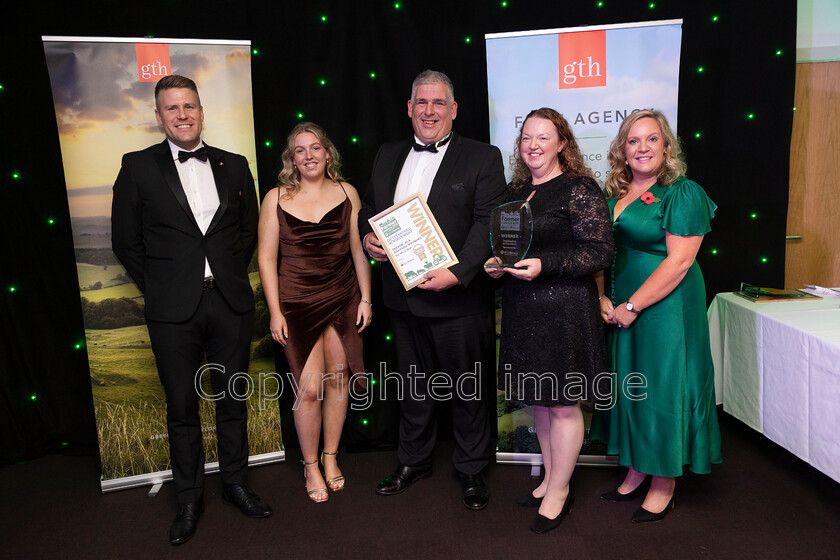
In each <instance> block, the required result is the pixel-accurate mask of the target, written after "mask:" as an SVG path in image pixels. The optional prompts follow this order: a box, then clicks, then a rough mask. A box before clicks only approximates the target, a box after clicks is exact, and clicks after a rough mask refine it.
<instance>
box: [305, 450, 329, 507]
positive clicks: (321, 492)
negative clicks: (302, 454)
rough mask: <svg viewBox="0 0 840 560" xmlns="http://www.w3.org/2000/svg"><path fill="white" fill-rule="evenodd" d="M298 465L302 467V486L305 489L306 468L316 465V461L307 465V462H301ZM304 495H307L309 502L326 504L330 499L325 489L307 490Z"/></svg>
mask: <svg viewBox="0 0 840 560" xmlns="http://www.w3.org/2000/svg"><path fill="white" fill-rule="evenodd" d="M300 464H301V465H303V486H304V488H305V487H306V478H307V477H306V467H308V466H310V465H317V464H318V460H317V459H316V460H314V461H312V462H311V463H307V462H305V461H303V460H301V462H300ZM306 493H307V494H308V495H309V499H310V500H312V501H313V502H317V503H320V502H326V501H327V500H329V498H330V495H329V494H328V493H327V489H326V488H315V489H314V490H307V491H306ZM322 496H323V497H322Z"/></svg>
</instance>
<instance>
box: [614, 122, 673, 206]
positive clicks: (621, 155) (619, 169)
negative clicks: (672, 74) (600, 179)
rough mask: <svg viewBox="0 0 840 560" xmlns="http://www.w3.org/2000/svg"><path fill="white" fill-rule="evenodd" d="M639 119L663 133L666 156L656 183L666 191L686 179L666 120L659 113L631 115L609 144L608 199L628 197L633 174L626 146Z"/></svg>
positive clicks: (658, 172)
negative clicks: (649, 121) (675, 182)
mask: <svg viewBox="0 0 840 560" xmlns="http://www.w3.org/2000/svg"><path fill="white" fill-rule="evenodd" d="M641 119H654V120H655V121H656V122H657V124H658V125H659V130H660V131H662V139H663V140H664V143H665V156H664V158H663V160H662V166H661V167H660V168H659V170H658V171H657V175H656V182H657V183H659V184H660V185H664V186H666V187H669V186H671V185H673V184H674V181H676V180H677V179H679V178H680V177H682V176H684V175H685V169H686V165H685V159H684V156H683V153H682V149H681V148H680V141H679V139H678V138H677V136H676V135H675V134H674V132H673V131H672V130H671V127H670V126H669V125H668V120H667V119H666V118H665V115H663V114H662V112H661V111H656V110H644V111H637V112H635V113H630V114H629V115H627V117H625V119H624V120H623V121H622V122H621V126H619V127H618V134H616V135H615V138H613V141H612V142H611V143H610V153H609V155H608V156H607V159H608V160H609V162H610V172H609V174H608V175H607V180H606V181H605V182H604V186H605V190H606V192H607V196H608V197H610V198H622V197H623V196H624V195H626V194H627V189H628V187H629V185H630V182H631V181H632V180H633V171H632V170H631V169H630V165H629V164H628V163H627V155H626V151H625V147H624V146H625V144H626V143H627V137H628V136H630V129H631V128H632V127H633V125H634V124H636V123H637V122H638V121H639V120H641Z"/></svg>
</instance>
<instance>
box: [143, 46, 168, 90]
mask: <svg viewBox="0 0 840 560" xmlns="http://www.w3.org/2000/svg"><path fill="white" fill-rule="evenodd" d="M134 47H135V50H136V51H137V77H138V78H139V80H140V81H141V82H157V81H158V80H160V79H161V78H163V77H164V76H168V75H169V74H170V73H171V72H170V71H169V70H170V69H171V68H172V65H171V64H170V62H169V45H167V44H156V43H135V45H134Z"/></svg>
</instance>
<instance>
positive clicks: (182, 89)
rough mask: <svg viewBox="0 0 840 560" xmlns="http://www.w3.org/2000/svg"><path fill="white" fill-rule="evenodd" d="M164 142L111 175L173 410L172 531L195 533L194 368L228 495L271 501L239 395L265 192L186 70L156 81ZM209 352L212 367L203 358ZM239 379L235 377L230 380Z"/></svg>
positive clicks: (120, 239)
mask: <svg viewBox="0 0 840 560" xmlns="http://www.w3.org/2000/svg"><path fill="white" fill-rule="evenodd" d="M155 115H156V117H157V121H158V123H159V124H160V125H161V126H162V127H163V130H164V132H165V134H166V140H164V141H163V142H162V143H160V144H157V145H155V146H151V147H149V148H146V149H145V150H142V151H140V152H133V153H129V154H126V155H124V156H123V159H122V168H121V169H120V173H119V175H118V177H117V180H116V182H115V183H114V199H113V205H112V209H111V237H112V245H113V249H114V253H115V254H116V255H117V257H119V259H120V261H121V262H122V264H123V266H125V269H126V270H127V271H128V273H129V275H130V276H131V278H132V279H133V280H134V281H135V282H136V283H137V286H138V287H139V288H140V291H141V292H143V295H144V298H145V304H146V322H147V325H148V328H149V337H150V339H151V343H152V350H153V351H154V354H155V362H156V363H157V368H158V375H159V376H160V380H161V382H162V383H163V388H164V392H165V393H166V419H167V426H168V431H169V452H170V460H171V463H172V477H173V479H174V481H175V491H176V494H177V498H178V513H177V515H176V517H175V521H174V522H173V523H172V526H171V528H170V533H169V540H170V542H171V543H172V544H181V543H183V542H185V541H187V540H188V539H189V538H190V537H192V536H193V534H194V533H195V529H196V526H197V525H198V518H199V517H200V516H201V514H202V512H203V509H204V501H203V488H204V449H203V446H202V431H201V424H200V421H199V416H198V402H199V401H198V399H199V395H198V391H197V388H196V387H197V384H196V378H197V377H199V376H200V375H201V374H202V372H203V371H209V373H210V377H211V381H212V385H213V392H214V394H215V395H216V396H219V395H223V396H221V397H219V398H218V400H216V436H217V439H218V449H219V470H220V472H221V478H222V499H223V501H225V502H226V503H229V504H233V505H235V506H236V507H238V508H239V509H240V510H241V511H242V512H243V513H244V514H245V515H248V516H250V517H268V516H269V515H271V513H272V511H271V508H270V507H269V506H268V505H266V504H265V502H263V501H262V500H261V499H260V498H259V496H257V495H256V494H255V493H254V492H252V491H251V490H250V489H249V488H248V486H247V485H246V472H247V468H248V434H247V430H246V429H247V419H248V417H247V408H246V403H245V401H244V400H242V399H238V398H236V397H235V396H234V395H235V394H238V395H242V394H245V393H246V389H245V388H242V387H239V388H237V387H236V384H237V383H236V380H237V379H239V381H243V382H244V380H243V379H241V376H236V374H237V373H239V372H247V371H248V358H249V353H250V341H251V330H252V328H253V320H254V294H253V291H252V290H251V285H250V283H249V282H248V273H247V267H248V261H249V260H250V258H251V255H252V254H253V252H254V247H255V246H256V242H257V221H258V211H257V198H256V193H255V188H254V179H253V177H252V176H251V171H250V169H249V168H248V162H247V160H246V159H245V158H244V157H242V156H241V155H236V154H232V153H229V152H225V151H223V150H219V149H218V148H212V147H210V146H207V145H205V144H204V143H203V142H202V141H201V129H202V125H203V122H204V110H203V108H202V107H201V101H200V100H199V97H198V89H197V87H196V85H195V82H193V81H192V80H191V79H189V78H185V77H183V76H176V75H173V76H167V77H165V78H163V79H161V80H160V81H159V82H158V83H157V86H156V87H155ZM205 354H206V356H207V362H206V364H207V365H206V366H205V365H204V364H205V362H204V356H205ZM231 378H233V379H234V382H233V383H231Z"/></svg>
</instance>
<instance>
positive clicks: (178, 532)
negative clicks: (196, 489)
mask: <svg viewBox="0 0 840 560" xmlns="http://www.w3.org/2000/svg"><path fill="white" fill-rule="evenodd" d="M203 512H204V502H203V501H201V500H199V501H197V502H192V503H189V504H179V505H178V513H177V514H176V515H175V521H173V522H172V525H171V526H170V527H169V542H170V543H172V544H183V543H185V542H187V541H188V540H190V539H191V538H192V536H193V535H194V534H195V529H196V527H198V518H199V517H201V514H202V513H203Z"/></svg>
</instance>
